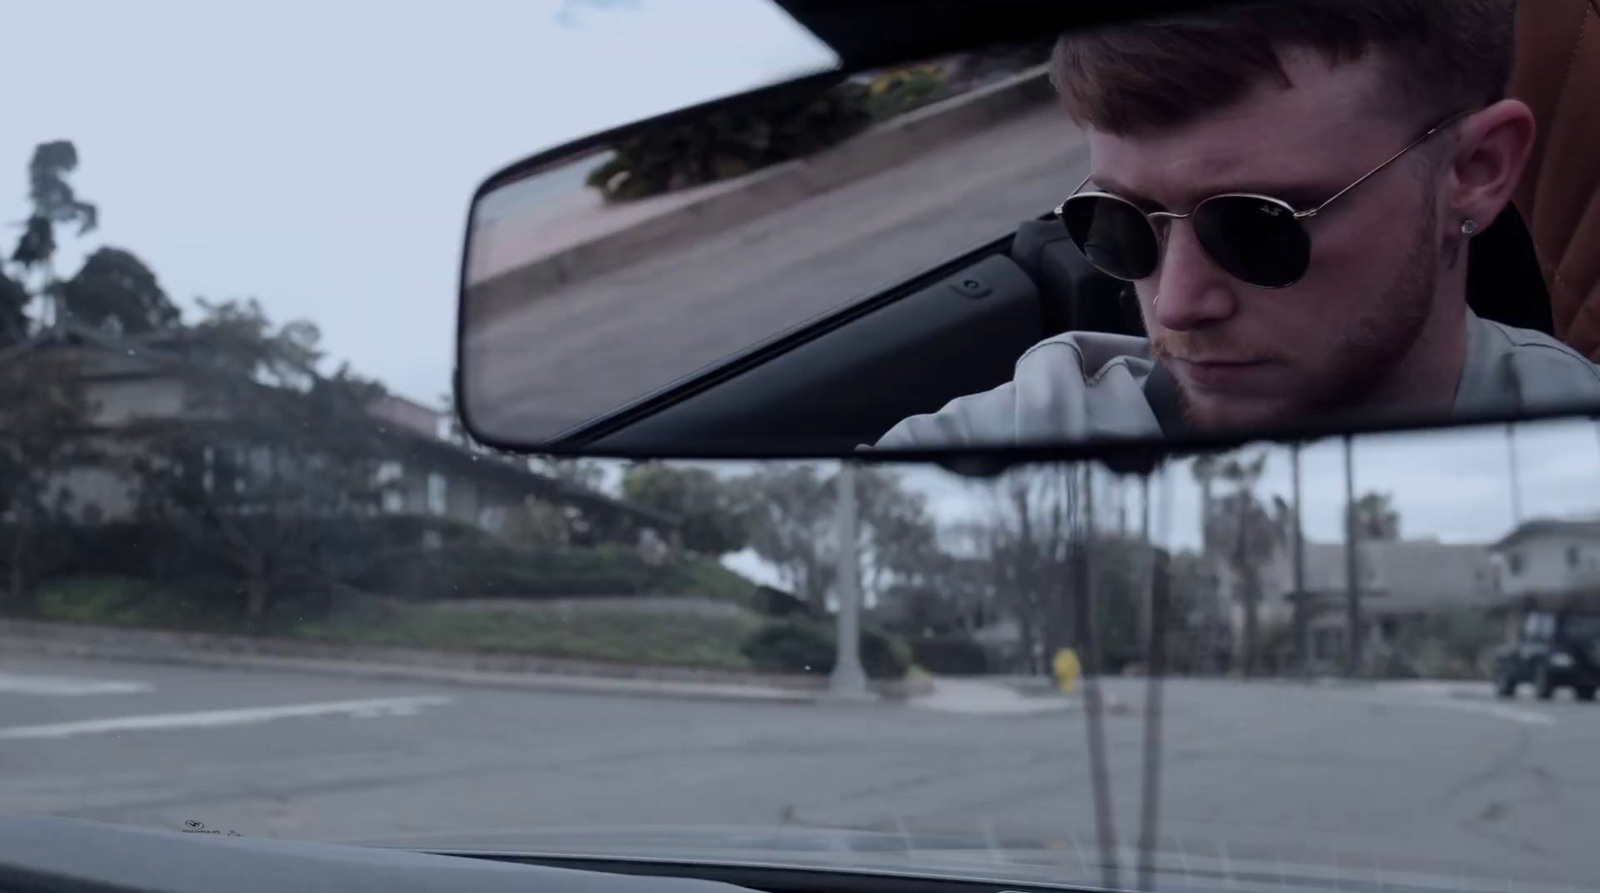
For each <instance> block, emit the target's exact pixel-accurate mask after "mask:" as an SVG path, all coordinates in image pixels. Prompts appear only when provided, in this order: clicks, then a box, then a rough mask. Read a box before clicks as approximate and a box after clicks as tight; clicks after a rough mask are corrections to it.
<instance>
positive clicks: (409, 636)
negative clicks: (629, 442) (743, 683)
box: [296, 603, 760, 670]
mask: <svg viewBox="0 0 1600 893" xmlns="http://www.w3.org/2000/svg"><path fill="white" fill-rule="evenodd" d="M759 624H760V619H759V618H757V617H754V616H750V617H703V616H694V615H678V614H659V613H650V614H641V613H638V612H633V611H627V610H617V611H604V610H584V611H562V610H560V609H559V608H550V609H547V610H540V609H532V610H529V609H522V610H517V611H472V612H463V611H449V610H437V609H435V608H433V607H432V606H430V605H397V604H376V603H374V604H367V605H363V606H361V607H359V608H357V609H354V610H345V611H342V612H340V613H339V614H337V615H335V616H333V617H330V618H329V619H327V620H323V621H319V622H314V623H306V624H302V625H301V626H300V627H299V628H298V629H297V630H296V636H297V637H299V638H307V639H317V640H321V641H334V642H347V643H351V644H360V645H387V646H394V647H405V648H437V649H443V650H452V651H454V650H462V651H499V652H517V653H523V654H534V655H539V656H541V657H556V658H569V659H577V660H597V661H608V662H616V663H642V664H669V665H677V666H695V667H714V668H719V669H727V670H748V669H750V662H749V660H748V659H747V658H746V657H745V656H744V655H743V654H742V653H740V651H739V645H740V643H741V642H742V641H743V640H744V639H745V637H746V636H748V635H749V634H750V633H751V631H753V630H754V629H755V628H756V627H757V626H758V625H759Z"/></svg>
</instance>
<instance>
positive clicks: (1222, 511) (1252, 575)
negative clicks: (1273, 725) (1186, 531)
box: [1211, 453, 1284, 676]
mask: <svg viewBox="0 0 1600 893" xmlns="http://www.w3.org/2000/svg"><path fill="white" fill-rule="evenodd" d="M1266 461H1267V456H1266V454H1265V453H1258V454H1257V455H1256V456H1255V457H1253V458H1249V459H1242V460H1241V459H1238V458H1233V459H1229V460H1227V461H1226V462H1224V463H1222V465H1221V466H1220V468H1219V469H1218V475H1219V477H1221V478H1222V479H1223V480H1225V481H1228V482H1230V483H1232V484H1233V486H1234V491H1233V492H1232V493H1231V494H1229V495H1228V496H1226V497H1224V498H1223V499H1222V500H1221V501H1220V502H1219V503H1218V504H1217V505H1216V506H1215V515H1214V516H1213V519H1212V525H1213V526H1212V536H1211V539H1212V540H1213V541H1214V542H1217V543H1220V544H1226V551H1225V553H1224V554H1225V555H1226V561H1227V564H1228V566H1229V568H1230V569H1231V570H1232V572H1233V578H1234V580H1235V581H1237V583H1238V586H1239V589H1238V594H1239V601H1240V605H1241V607H1242V608H1243V609H1244V611H1243V613H1244V629H1243V631H1242V637H1241V638H1242V641H1241V642H1240V658H1241V661H1240V662H1241V664H1242V666H1243V669H1244V673H1245V675H1247V676H1249V675H1253V674H1255V673H1256V672H1257V670H1258V669H1259V668H1260V661H1261V653H1260V652H1261V635H1260V633H1261V622H1260V609H1261V566H1262V565H1263V564H1264V563H1265V562H1267V561H1268V560H1270V559H1271V557H1272V555H1273V554H1274V552H1276V551H1277V549H1278V548H1279V546H1281V545H1282V544H1283V541H1284V518H1283V517H1282V511H1281V510H1280V516H1279V517H1274V516H1273V515H1272V514H1270V513H1269V512H1268V511H1267V509H1266V508H1265V507H1264V506H1263V505H1262V504H1261V503H1260V502H1259V501H1258V500H1257V499H1256V496H1255V486H1256V484H1257V483H1258V482H1259V481H1260V480H1261V474H1262V472H1263V471H1264V470H1265V468H1266ZM1280 502H1281V501H1280ZM1280 509H1282V507H1281V506H1280Z"/></svg>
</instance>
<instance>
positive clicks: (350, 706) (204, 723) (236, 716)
mask: <svg viewBox="0 0 1600 893" xmlns="http://www.w3.org/2000/svg"><path fill="white" fill-rule="evenodd" d="M454 700H455V699H454V698H448V697H441V696H430V695H419V696H415V697H407V698H373V699H370V700H365V701H324V702H322V703H320V704H287V705H284V706H282V707H243V708H239V709H235V710H200V711H196V712H193V713H147V714H144V715H142V716H112V717H107V718H105V719H85V720H79V721H77V722H62V723H53V724H50V725H41V726H11V727H9V728H0V740H18V739H38V738H70V737H72V736H74V735H99V734H105V733H107V732H136V731H148V730H151V729H201V728H217V727H220V726H238V725H245V724H248V723H258V722H268V721H271V720H274V719H289V718H292V717H304V716H334V715H338V714H345V715H348V716H354V717H359V718H362V719H370V718H375V717H380V716H411V715H414V714H415V713H416V712H417V711H418V710H419V709H421V708H423V707H434V706H439V705H442V704H449V703H451V702H452V701H454Z"/></svg>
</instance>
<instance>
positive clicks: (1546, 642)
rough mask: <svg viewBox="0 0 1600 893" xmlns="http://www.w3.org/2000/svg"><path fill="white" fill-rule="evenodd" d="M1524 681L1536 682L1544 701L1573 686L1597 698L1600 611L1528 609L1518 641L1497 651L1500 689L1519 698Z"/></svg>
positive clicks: (1585, 697)
mask: <svg viewBox="0 0 1600 893" xmlns="http://www.w3.org/2000/svg"><path fill="white" fill-rule="evenodd" d="M1524 682H1531V683H1533V692H1534V694H1535V695H1536V696H1538V697H1539V699H1540V700H1546V701H1548V700H1549V699H1550V698H1551V697H1553V696H1554V695H1555V693H1556V689H1558V688H1567V687H1570V688H1571V689H1572V693H1573V696H1574V697H1576V698H1577V699H1578V700H1580V701H1592V700H1594V696H1595V691H1596V689H1600V613H1576V612H1571V611H1551V610H1543V609H1535V610H1529V611H1528V612H1527V613H1526V614H1524V615H1523V619H1522V624H1521V625H1520V626H1519V627H1518V628H1517V641H1516V642H1515V643H1514V644H1511V645H1506V646H1504V647H1502V648H1501V649H1500V650H1499V651H1497V652H1496V653H1495V656H1494V687H1495V692H1496V693H1497V694H1499V695H1500V697H1502V698H1512V697H1516V694H1517V686H1518V685H1520V684H1521V683H1524Z"/></svg>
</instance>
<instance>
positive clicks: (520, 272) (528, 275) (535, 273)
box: [467, 65, 1055, 324]
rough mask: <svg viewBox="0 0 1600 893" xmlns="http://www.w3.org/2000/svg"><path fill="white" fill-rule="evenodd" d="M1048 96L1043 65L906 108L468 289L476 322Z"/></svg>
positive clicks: (883, 165) (896, 160)
mask: <svg viewBox="0 0 1600 893" xmlns="http://www.w3.org/2000/svg"><path fill="white" fill-rule="evenodd" d="M1054 96H1055V92H1054V88H1053V87H1051V85H1050V77H1049V66H1048V65H1040V66H1035V67H1033V68H1030V69H1027V70H1026V71H1023V72H1020V73H1018V74H1015V75H1012V76H1011V77H1008V78H1004V79H1002V80H999V81H996V82H995V83H992V84H988V85H986V86H983V87H979V88H978V89H976V90H972V91H970V92H968V93H964V94H962V95H960V96H956V97H952V98H950V99H947V100H944V101H943V102H937V103H934V104H932V105H929V106H926V107H924V108H921V109H917V110H916V111H913V112H908V113H906V114H904V115H901V116H899V117H896V118H893V119H891V120H889V121H886V122H884V123H882V124H879V125H877V126H875V127H873V128H871V129H869V130H867V131H866V132H864V133H861V134H858V135H856V136H854V137H851V138H850V139H848V140H845V141H844V142H842V143H839V144H838V145H836V146H831V147H829V148H827V149H824V150H822V151H820V152H817V153H816V154H814V155H810V156H807V157H805V158H798V159H795V160H792V161H787V162H784V163H782V164H778V165H774V166H772V167H769V168H766V169H764V170H760V171H756V172H754V173H752V174H748V175H746V176H745V177H744V178H742V179H741V180H732V181H725V182H724V183H723V184H711V185H722V186H724V187H726V188H722V189H712V190H711V191H710V194H707V195H706V196H705V197H703V198H701V199H699V200H697V201H692V202H688V203H686V204H681V205H678V206H675V207H673V208H670V209H667V210H664V211H663V212H662V213H660V214H657V215H654V216H651V217H648V218H646V219H644V220H641V221H640V222H638V223H635V224H633V225H631V226H628V227H625V228H623V229H621V230H618V231H616V232H613V233H609V234H607V235H604V236H601V237H599V238H596V239H593V240H590V241H588V242H585V243H583V244H580V245H574V246H572V247H570V248H566V249H563V250H561V251H558V252H556V253H554V254H551V255H549V256H547V257H544V258H540V259H538V260H534V261H531V262H529V263H525V264H522V265H520V266H517V267H513V268H511V269H509V270H506V271H505V272H501V273H496V274H494V275H492V276H489V277H486V278H484V279H480V280H477V281H475V282H471V283H469V284H468V285H467V292H468V296H467V297H468V300H470V301H471V302H472V305H471V309H472V313H473V320H474V322H475V323H479V324H481V323H483V322H487V321H491V320H493V319H495V318H497V317H499V316H502V315H504V314H505V313H507V312H508V311H512V310H515V309H517V308H518V307H520V306H521V305H523V304H524V303H526V302H527V301H529V300H531V299H534V298H537V297H538V296H540V295H543V294H546V293H549V292H552V291H556V290H558V289H560V288H561V287H564V286H567V285H571V284H573V283H575V282H578V281H581V280H583V279H586V278H589V277H591V276H594V275H596V274H598V273H603V272H607V271H609V270H613V269H616V268H618V267H621V266H625V265H627V264H631V263H635V262H637V261H640V260H643V259H645V258H647V257H650V256H651V255H654V254H657V253H660V252H662V251H665V250H668V249H671V248H674V247H677V246H680V245H683V244H687V243H692V242H694V241H697V240H699V239H701V238H704V237H705V236H709V235H713V234H716V233H719V232H722V231H724V230H727V229H731V228H733V227H735V226H737V225H739V224H742V223H746V222H748V221H750V220H754V219H756V218H759V217H761V216H763V215H766V214H768V213H771V212H772V211H774V210H776V209H777V208H781V207H784V206H786V205H790V204H793V203H795V202H798V201H801V200H803V199H805V198H809V197H811V196H814V195H819V194H821V193H824V192H827V191H829V190H832V189H837V188H838V187H840V186H844V185H846V184H849V183H852V182H854V181H857V180H861V179H864V178H866V177H869V176H871V175H873V174H876V173H879V172H880V171H884V170H887V169H889V168H891V167H894V166H895V165H897V164H900V163H901V162H903V161H905V160H906V159H908V158H911V157H913V156H915V155H918V154H921V153H924V152H926V151H927V150H928V149H929V148H932V147H936V146H941V145H944V144H947V143H951V142H954V141H956V140H959V139H961V138H962V137H964V136H967V135H968V134H971V133H973V132H975V131H978V130H981V129H983V128H985V127H987V126H990V125H992V124H994V123H996V122H998V121H1002V120H1004V119H1006V118H1010V117H1014V116H1015V115H1018V114H1020V113H1022V112H1025V111H1027V110H1029V109H1033V108H1037V107H1039V106H1042V105H1044V104H1045V103H1048V102H1049V101H1050V100H1051V99H1052V98H1053V97H1054Z"/></svg>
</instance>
